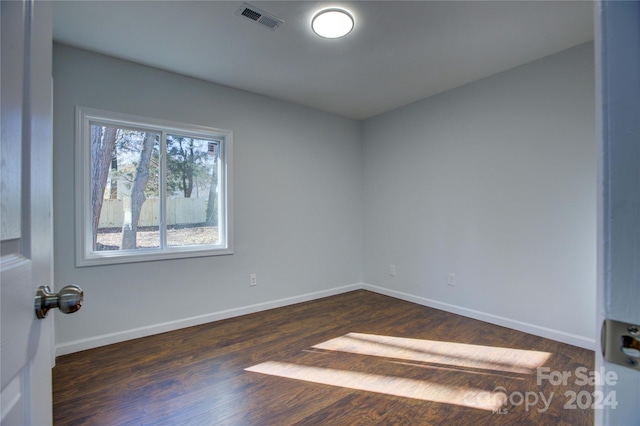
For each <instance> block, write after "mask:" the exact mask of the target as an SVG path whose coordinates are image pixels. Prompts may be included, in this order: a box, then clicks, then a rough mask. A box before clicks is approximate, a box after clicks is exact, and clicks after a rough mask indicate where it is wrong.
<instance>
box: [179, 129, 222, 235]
mask: <svg viewBox="0 0 640 426" xmlns="http://www.w3.org/2000/svg"><path fill="white" fill-rule="evenodd" d="M219 150H220V142H219V141H215V140H204V139H194V138H188V137H183V136H179V135H167V200H166V201H167V203H166V204H167V206H166V207H167V245H169V246H191V245H200V244H219V242H220V238H219V233H218V224H219V212H218V209H219V206H220V188H219V183H220V182H219V176H220V174H221V173H220V170H221V169H220V161H219Z"/></svg>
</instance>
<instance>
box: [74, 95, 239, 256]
mask: <svg viewBox="0 0 640 426" xmlns="http://www.w3.org/2000/svg"><path fill="white" fill-rule="evenodd" d="M232 147H233V141H232V132H230V131H227V130H220V129H214V128H209V127H203V126H195V125H189V124H181V123H173V122H167V121H162V120H154V119H149V118H143V117H136V116H131V115H125V114H119V113H113V112H107V111H99V110H95V109H90V108H84V107H77V109H76V194H77V196H76V264H77V266H89V265H99V264H105V263H126V262H140V261H147V260H160V259H171V258H181V257H196V256H211V255H220V254H231V253H232V226H231V207H232V202H231V200H232V197H231V196H232V191H231V190H232V179H231V176H232V174H231V172H232Z"/></svg>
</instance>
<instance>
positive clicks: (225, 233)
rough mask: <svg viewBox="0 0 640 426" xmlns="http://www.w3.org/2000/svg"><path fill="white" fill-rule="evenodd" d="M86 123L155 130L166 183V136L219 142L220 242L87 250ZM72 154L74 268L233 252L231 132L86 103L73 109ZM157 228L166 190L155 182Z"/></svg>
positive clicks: (163, 211) (88, 149)
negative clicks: (171, 135)
mask: <svg viewBox="0 0 640 426" xmlns="http://www.w3.org/2000/svg"><path fill="white" fill-rule="evenodd" d="M91 123H99V124H103V125H108V126H114V127H125V128H132V129H140V130H147V131H154V132H158V133H160V134H161V135H162V137H161V138H160V139H161V148H160V161H161V164H162V166H161V167H160V170H161V175H160V177H159V178H160V180H161V182H165V181H166V147H165V140H166V135H167V134H178V135H180V136H185V137H191V138H199V139H205V140H215V141H220V148H219V149H220V154H219V160H220V161H221V162H222V163H221V164H222V173H221V174H220V176H219V185H220V196H221V200H222V201H223V203H222V204H223V205H222V206H220V207H219V211H218V221H219V222H218V230H219V237H220V243H219V244H216V245H213V244H206V245H192V246H166V245H165V246H164V247H162V240H161V242H160V243H161V247H159V248H144V249H132V250H105V251H94V250H93V230H92V223H91V217H92V206H91V144H90V140H91ZM75 139H76V140H75V143H76V158H75V193H76V197H75V198H76V205H75V224H76V250H75V251H76V266H78V267H82V266H93V265H105V264H118V263H132V262H145V261H154V260H166V259H179V258H190V257H203V256H217V255H229V254H233V132H232V131H230V130H223V129H216V128H213V127H206V126H199V125H194V124H185V123H177V122H172V121H167V120H158V119H153V118H147V117H140V116H136V115H131V114H123V113H118V112H112V111H104V110H99V109H94V108H87V107H81V106H77V107H76V134H75ZM161 188H163V189H161V191H160V199H161V203H160V205H161V208H160V229H161V231H160V232H163V231H162V229H164V226H165V225H164V223H165V217H166V205H165V203H166V190H165V189H164V185H161Z"/></svg>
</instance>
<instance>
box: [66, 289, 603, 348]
mask: <svg viewBox="0 0 640 426" xmlns="http://www.w3.org/2000/svg"><path fill="white" fill-rule="evenodd" d="M359 289H364V290H369V291H372V292H375V293H380V294H384V295H386V296H390V297H395V298H396V299H401V300H406V301H408V302H413V303H417V304H419V305H423V306H428V307H430V308H435V309H440V310H443V311H446V312H451V313H454V314H457V315H462V316H464V317H468V318H473V319H477V320H480V321H484V322H488V323H490V324H496V325H500V326H503V327H507V328H511V329H514V330H518V331H522V332H524V333H529V334H533V335H535V336H540V337H544V338H547V339H551V340H556V341H558V342H562V343H567V344H569V345H574V346H578V347H581V348H585V349H589V350H595V349H596V342H595V339H590V338H588V337H584V336H578V335H575V334H571V333H566V332H564V331H559V330H554V329H550V328H546V327H542V326H538V325H535V324H529V323H525V322H522V321H518V320H514V319H510V318H505V317H501V316H498V315H493V314H489V313H486V312H481V311H476V310H474V309H469V308H465V307H462V306H457V305H452V304H449V303H444V302H440V301H437V300H433V299H427V298H425V297H420V296H414V295H411V294H408V293H403V292H400V291H396V290H390V289H387V288H383V287H378V286H375V285H371V284H366V283H356V284H351V285H347V286H343V287H336V288H332V289H329V290H323V291H318V292H314V293H307V294H303V295H299V296H293V297H287V298H284V299H278V300H273V301H269V302H263V303H257V304H255V305H248V306H241V307H238V308H233V309H227V310H224V311H219V312H212V313H209V314H205V315H199V316H195V317H190V318H184V319H180V320H176V321H169V322H165V323H161V324H154V325H150V326H146V327H139V328H133V329H130V330H124V331H120V332H117V333H109V334H103V335H101V336H95V337H89V338H86V339H79V340H74V341H72V342H67V343H62V344H59V345H56V348H55V355H56V356H61V355H66V354H70V353H74V352H80V351H84V350H87V349H93V348H97V347H100V346H106V345H111V344H113V343H119V342H124V341H126V340H132V339H138V338H140V337H146V336H152V335H154V334H160V333H165V332H168V331H174V330H179V329H181V328H186V327H192V326H195V325H200V324H206V323H209V322H213V321H219V320H223V319H227V318H233V317H238V316H241V315H246V314H252V313H255V312H260V311H265V310H267V309H274V308H280V307H283V306H288V305H293V304H296V303H301V302H308V301H310V300H315V299H320V298H322V297H328V296H335V295H337V294H342V293H346V292H349V291H353V290H359Z"/></svg>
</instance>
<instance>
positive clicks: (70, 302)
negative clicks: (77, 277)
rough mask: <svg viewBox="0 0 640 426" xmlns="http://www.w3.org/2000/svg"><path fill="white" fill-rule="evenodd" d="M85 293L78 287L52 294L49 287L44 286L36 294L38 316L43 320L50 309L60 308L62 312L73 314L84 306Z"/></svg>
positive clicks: (68, 287)
mask: <svg viewBox="0 0 640 426" xmlns="http://www.w3.org/2000/svg"><path fill="white" fill-rule="evenodd" d="M83 298H84V293H83V292H82V289H81V288H80V287H78V286H77V285H68V286H66V287H62V288H61V289H60V292H59V293H51V289H49V286H46V285H42V286H40V287H38V291H37V292H36V301H35V308H36V316H37V317H38V318H39V319H43V318H45V317H46V316H47V312H49V309H53V308H58V309H60V312H62V313H65V314H72V313H74V312H75V311H77V310H78V309H80V307H81V306H82V300H83Z"/></svg>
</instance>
